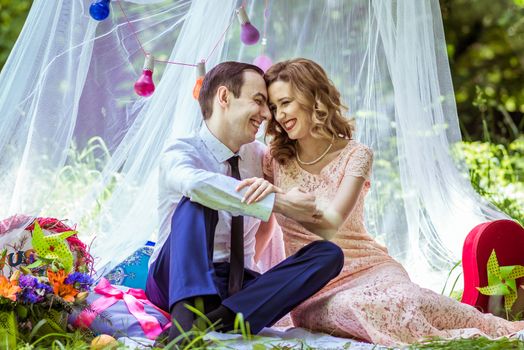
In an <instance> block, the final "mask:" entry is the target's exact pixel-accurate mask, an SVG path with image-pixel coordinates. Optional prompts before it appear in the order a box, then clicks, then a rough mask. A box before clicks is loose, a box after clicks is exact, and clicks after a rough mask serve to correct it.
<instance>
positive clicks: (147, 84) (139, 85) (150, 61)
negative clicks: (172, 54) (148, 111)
mask: <svg viewBox="0 0 524 350" xmlns="http://www.w3.org/2000/svg"><path fill="white" fill-rule="evenodd" d="M154 66H155V58H154V57H153V55H151V54H147V55H146V59H145V62H144V68H143V69H142V75H141V76H140V78H138V80H137V81H136V83H135V92H136V93H137V95H139V96H143V97H148V96H151V95H152V94H153V92H154V91H155V84H154V83H153V68H154Z"/></svg>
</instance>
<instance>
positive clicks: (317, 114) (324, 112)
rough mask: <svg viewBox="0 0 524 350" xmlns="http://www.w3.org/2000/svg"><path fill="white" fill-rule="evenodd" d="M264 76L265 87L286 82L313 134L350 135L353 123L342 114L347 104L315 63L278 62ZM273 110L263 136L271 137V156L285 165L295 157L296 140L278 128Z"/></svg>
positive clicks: (302, 60)
mask: <svg viewBox="0 0 524 350" xmlns="http://www.w3.org/2000/svg"><path fill="white" fill-rule="evenodd" d="M264 79H265V81H266V85H267V87H268V88H269V87H270V86H271V84H273V83H274V82H276V81H284V82H287V83H289V84H290V86H291V91H292V92H293V93H294V94H295V96H294V97H295V98H296V100H297V102H298V104H299V105H300V106H301V107H302V108H303V109H304V110H305V111H307V112H308V114H310V115H311V121H312V126H311V129H310V132H311V134H312V135H313V137H317V138H331V137H333V135H335V136H337V135H339V134H341V135H344V136H345V137H348V138H351V137H352V134H353V130H354V127H353V122H352V121H351V120H349V119H347V118H345V117H344V115H343V112H345V111H347V107H346V106H344V105H343V104H342V103H341V102H340V92H338V90H337V88H336V87H335V86H334V85H333V83H332V82H331V81H330V80H329V78H328V77H327V74H326V72H325V71H324V69H322V67H321V66H320V65H318V64H317V63H315V62H313V61H311V60H308V59H305V58H295V59H292V60H288V61H283V62H279V63H276V64H274V65H273V66H271V68H269V70H268V71H267V72H266V74H265V75H264ZM273 113H274V112H273V111H272V118H271V120H270V121H269V122H268V125H267V129H266V135H265V136H266V139H267V138H268V137H269V138H270V140H271V142H270V152H271V156H272V157H273V158H274V159H276V161H277V162H278V163H280V164H285V163H286V162H287V161H288V160H289V159H292V158H293V157H295V156H296V141H295V140H291V139H290V138H289V137H288V135H287V133H286V132H284V131H283V130H282V128H281V127H280V125H279V124H278V122H277V121H276V119H275V116H274V115H273Z"/></svg>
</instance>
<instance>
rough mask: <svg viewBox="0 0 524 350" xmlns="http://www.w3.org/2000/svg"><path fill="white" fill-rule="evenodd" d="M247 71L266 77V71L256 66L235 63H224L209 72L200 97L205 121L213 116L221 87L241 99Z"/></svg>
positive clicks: (199, 101)
mask: <svg viewBox="0 0 524 350" xmlns="http://www.w3.org/2000/svg"><path fill="white" fill-rule="evenodd" d="M246 70H254V71H255V72H257V73H259V74H260V75H261V76H262V77H263V76H264V71H263V70H262V69H260V68H259V67H257V66H255V65H252V64H249V63H241V62H233V61H228V62H222V63H220V64H218V65H216V66H215V67H213V69H211V70H210V71H209V72H207V74H206V76H205V77H204V81H203V82H202V88H201V89H200V95H199V96H198V103H199V104H200V109H201V110H202V115H203V116H204V119H208V118H209V117H210V116H211V114H213V99H214V97H215V94H216V92H217V90H218V88H219V87H220V86H225V87H227V88H228V89H229V90H230V91H231V92H232V93H233V95H234V96H235V97H240V91H241V90H242V85H244V71H246Z"/></svg>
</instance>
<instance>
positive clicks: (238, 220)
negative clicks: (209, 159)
mask: <svg viewBox="0 0 524 350" xmlns="http://www.w3.org/2000/svg"><path fill="white" fill-rule="evenodd" d="M227 161H228V162H229V164H230V165H231V175H232V176H233V177H234V178H235V179H237V180H240V171H239V170H238V156H233V157H231V158H229V159H228V160H227ZM229 263H230V268H229V286H228V291H229V295H233V294H235V293H236V292H238V291H239V290H240V289H241V288H242V281H243V279H244V217H243V216H240V215H239V216H233V217H232V218H231V251H230V253H229Z"/></svg>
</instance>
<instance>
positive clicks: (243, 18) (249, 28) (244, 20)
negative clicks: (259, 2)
mask: <svg viewBox="0 0 524 350" xmlns="http://www.w3.org/2000/svg"><path fill="white" fill-rule="evenodd" d="M237 16H238V20H239V21H240V28H241V29H240V40H242V42H243V43H244V44H246V45H253V44H256V43H257V42H258V39H260V33H259V32H258V29H256V28H255V27H254V26H253V25H252V24H251V22H250V21H249V17H248V16H247V13H246V9H245V8H244V7H243V6H242V7H239V8H238V9H237Z"/></svg>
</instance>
